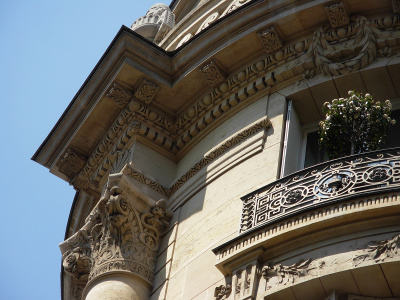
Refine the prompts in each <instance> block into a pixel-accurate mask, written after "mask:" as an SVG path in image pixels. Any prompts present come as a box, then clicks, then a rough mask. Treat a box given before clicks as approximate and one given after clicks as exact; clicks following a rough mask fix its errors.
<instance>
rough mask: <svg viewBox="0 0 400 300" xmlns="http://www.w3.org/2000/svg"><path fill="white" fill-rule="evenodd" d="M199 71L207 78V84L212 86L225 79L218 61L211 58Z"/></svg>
mask: <svg viewBox="0 0 400 300" xmlns="http://www.w3.org/2000/svg"><path fill="white" fill-rule="evenodd" d="M200 71H201V73H203V75H204V76H205V78H206V79H207V82H208V84H209V85H210V86H212V87H214V86H217V85H218V84H220V83H221V82H223V81H224V80H225V79H226V75H225V72H224V71H223V70H222V68H221V67H220V66H219V65H218V63H217V62H215V61H213V60H212V61H210V62H208V63H206V64H205V65H204V66H203V67H202V68H201V69H200Z"/></svg>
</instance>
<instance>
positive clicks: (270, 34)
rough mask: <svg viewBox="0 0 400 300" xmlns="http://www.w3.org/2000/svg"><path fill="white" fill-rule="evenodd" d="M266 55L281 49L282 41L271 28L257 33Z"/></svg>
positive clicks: (273, 28)
mask: <svg viewBox="0 0 400 300" xmlns="http://www.w3.org/2000/svg"><path fill="white" fill-rule="evenodd" d="M258 36H259V37H260V39H261V41H262V43H263V45H264V48H265V50H266V51H267V53H268V54H271V53H274V52H276V51H278V50H279V49H281V48H282V47H283V42H282V39H281V38H280V36H279V34H278V33H277V31H276V30H275V27H274V26H272V27H270V28H267V29H265V30H263V31H261V32H259V33H258Z"/></svg>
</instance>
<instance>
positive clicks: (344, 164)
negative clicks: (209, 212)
mask: <svg viewBox="0 0 400 300" xmlns="http://www.w3.org/2000/svg"><path fill="white" fill-rule="evenodd" d="M399 162H400V152H399V150H398V149H394V150H391V151H388V150H385V151H376V152H370V153H366V154H362V155H357V156H352V157H350V158H344V159H337V160H333V161H329V162H327V163H325V164H320V165H318V167H314V168H308V169H305V170H302V171H299V172H296V173H294V174H292V175H290V176H287V177H284V178H282V179H280V180H278V181H276V182H274V183H272V184H269V185H267V186H265V187H263V188H261V189H258V190H257V191H256V192H254V193H251V194H249V195H247V196H245V197H243V198H242V201H243V210H242V218H241V225H240V226H241V227H240V233H243V232H246V231H248V230H250V229H253V228H256V227H259V226H263V225H265V224H269V223H272V222H275V221H277V220H280V219H284V218H287V217H288V216H292V215H295V214H298V213H300V212H302V211H305V210H309V209H311V208H313V209H314V208H317V207H321V206H324V205H327V204H330V203H333V202H339V201H344V200H347V199H350V198H353V197H357V196H363V195H368V194H377V193H384V192H387V191H390V190H393V189H398V188H399V187H400V183H399V174H400V167H399Z"/></svg>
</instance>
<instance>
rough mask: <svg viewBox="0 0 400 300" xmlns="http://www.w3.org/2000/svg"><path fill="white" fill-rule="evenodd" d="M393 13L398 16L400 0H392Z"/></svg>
mask: <svg viewBox="0 0 400 300" xmlns="http://www.w3.org/2000/svg"><path fill="white" fill-rule="evenodd" d="M392 9H393V13H395V14H400V0H392Z"/></svg>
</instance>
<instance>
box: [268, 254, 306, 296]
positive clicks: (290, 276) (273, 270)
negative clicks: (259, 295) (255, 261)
mask: <svg viewBox="0 0 400 300" xmlns="http://www.w3.org/2000/svg"><path fill="white" fill-rule="evenodd" d="M310 263H311V259H307V260H300V261H298V262H297V263H295V264H293V265H290V266H283V265H281V264H276V265H274V264H272V263H270V264H268V265H267V266H265V267H263V268H262V276H263V278H264V279H266V280H267V289H270V288H271V285H270V284H268V281H269V280H270V279H271V278H274V277H276V278H277V280H276V281H275V283H274V284H277V285H279V284H283V285H286V284H287V283H294V282H295V280H296V278H298V277H301V276H304V275H306V274H307V272H308V268H309V266H310Z"/></svg>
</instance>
